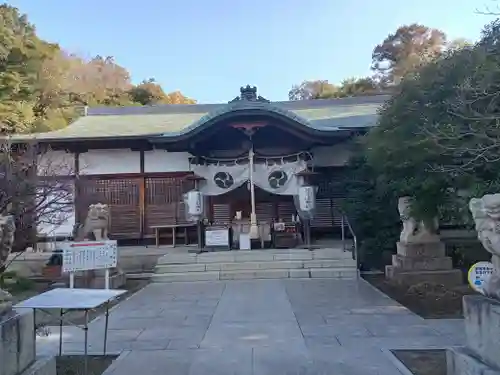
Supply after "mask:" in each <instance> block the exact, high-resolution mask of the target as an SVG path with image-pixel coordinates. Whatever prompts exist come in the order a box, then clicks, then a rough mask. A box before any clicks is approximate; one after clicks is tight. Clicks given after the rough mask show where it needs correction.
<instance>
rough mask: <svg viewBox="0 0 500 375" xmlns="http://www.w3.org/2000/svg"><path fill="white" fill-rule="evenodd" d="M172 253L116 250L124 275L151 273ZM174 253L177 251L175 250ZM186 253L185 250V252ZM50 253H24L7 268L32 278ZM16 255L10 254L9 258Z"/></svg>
mask: <svg viewBox="0 0 500 375" xmlns="http://www.w3.org/2000/svg"><path fill="white" fill-rule="evenodd" d="M171 251H173V249H172V248H171V247H160V248H156V247H144V246H130V247H119V248H118V267H119V268H121V269H122V270H123V271H124V272H125V273H142V272H152V271H153V269H154V267H155V265H156V262H157V260H158V258H159V257H161V256H162V255H165V254H166V253H168V252H171ZM174 251H178V250H177V249H175V250H174ZM186 252H187V250H186ZM50 255H51V253H33V252H26V253H24V254H22V255H20V256H18V257H17V258H16V259H15V260H14V261H13V262H12V264H11V265H10V266H9V271H15V272H16V273H17V274H18V275H19V276H23V277H32V276H38V275H41V274H42V269H43V267H44V265H45V264H46V263H47V261H48V260H49V258H50ZM15 256H16V254H11V256H10V258H11V259H12V257H15Z"/></svg>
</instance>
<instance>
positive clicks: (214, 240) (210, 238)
mask: <svg viewBox="0 0 500 375" xmlns="http://www.w3.org/2000/svg"><path fill="white" fill-rule="evenodd" d="M205 246H208V247H221V246H225V247H227V246H229V229H207V230H206V231H205Z"/></svg>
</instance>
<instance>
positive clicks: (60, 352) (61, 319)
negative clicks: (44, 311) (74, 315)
mask: <svg viewBox="0 0 500 375" xmlns="http://www.w3.org/2000/svg"><path fill="white" fill-rule="evenodd" d="M63 315H64V313H63V309H59V356H61V355H62V342H63Z"/></svg>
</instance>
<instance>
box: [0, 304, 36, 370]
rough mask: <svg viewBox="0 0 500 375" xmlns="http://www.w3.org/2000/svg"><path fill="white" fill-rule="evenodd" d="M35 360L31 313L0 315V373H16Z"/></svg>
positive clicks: (12, 312)
mask: <svg viewBox="0 0 500 375" xmlns="http://www.w3.org/2000/svg"><path fill="white" fill-rule="evenodd" d="M34 361H35V335H34V325H33V313H26V314H22V315H20V314H18V313H16V312H15V311H11V313H9V314H5V315H3V316H1V317H0V375H17V374H20V373H22V372H23V371H24V370H26V369H27V368H28V367H29V366H31V365H32V364H33V362H34Z"/></svg>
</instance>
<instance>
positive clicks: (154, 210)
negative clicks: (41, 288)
mask: <svg viewBox="0 0 500 375" xmlns="http://www.w3.org/2000/svg"><path fill="white" fill-rule="evenodd" d="M187 175H188V173H176V174H175V173H168V174H136V175H111V176H80V177H79V178H78V179H77V183H76V186H77V189H76V191H77V192H76V198H75V202H76V212H77V221H78V222H82V221H83V220H85V216H86V212H87V208H88V206H89V205H90V204H92V203H98V202H100V203H106V204H108V205H109V206H110V211H111V230H110V235H111V236H112V238H116V239H140V238H150V237H152V236H153V234H154V233H153V231H152V230H151V226H154V225H166V224H182V223H186V218H185V212H184V209H185V208H184V204H183V203H182V196H183V194H184V193H186V192H188V191H189V190H191V189H192V188H193V187H194V186H193V182H192V181H190V180H187V179H186V177H187ZM339 175H340V174H339V173H337V170H336V169H328V170H324V171H322V173H321V174H320V175H319V178H318V180H317V182H316V184H317V185H318V187H319V189H318V194H317V203H316V207H317V209H316V216H315V218H314V219H313V221H312V226H313V228H316V229H319V230H324V231H329V230H332V229H333V228H338V227H340V224H341V214H340V210H339V207H340V204H341V200H342V198H343V196H345V195H344V193H343V192H342V191H339V187H338V179H339ZM207 203H208V204H207V206H208V207H207V217H208V218H209V219H210V220H211V221H214V222H216V223H219V224H225V223H228V222H229V221H230V220H231V219H232V218H233V217H234V216H235V213H236V211H243V215H244V216H245V217H249V214H250V210H251V209H250V192H249V190H248V188H247V185H246V184H244V185H243V186H242V187H240V188H238V189H236V190H234V191H232V192H230V193H227V194H224V195H220V196H215V197H209V198H208V199H207ZM256 213H257V220H259V221H271V220H273V219H278V218H281V219H283V220H285V221H291V218H292V215H293V214H295V213H296V209H295V205H294V202H293V197H292V196H283V195H273V194H270V193H268V192H265V191H263V190H261V189H258V188H257V189H256Z"/></svg>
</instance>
